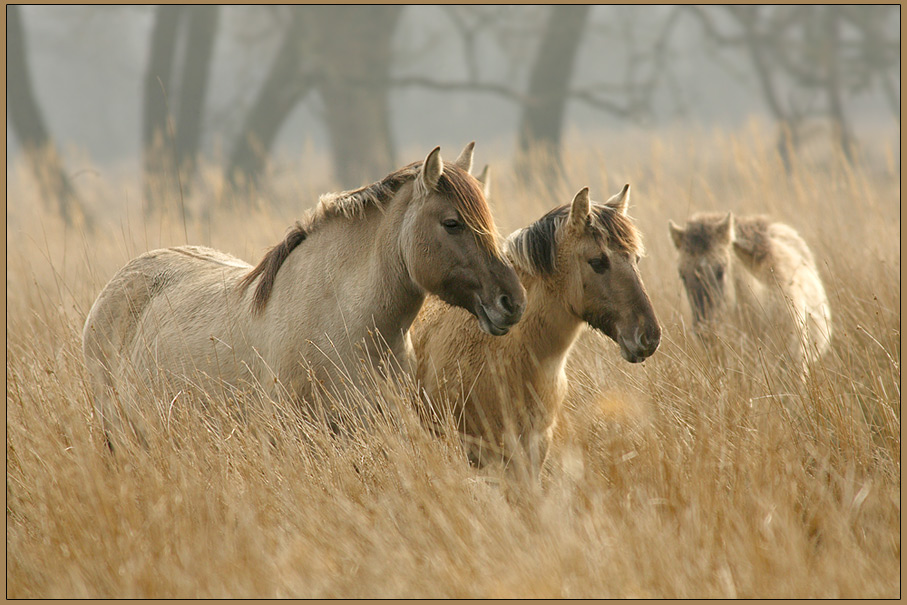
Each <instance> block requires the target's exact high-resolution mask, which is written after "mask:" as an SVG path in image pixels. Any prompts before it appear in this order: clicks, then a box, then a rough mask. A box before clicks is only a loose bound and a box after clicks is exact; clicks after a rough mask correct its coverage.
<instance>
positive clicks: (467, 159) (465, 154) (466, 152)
mask: <svg viewBox="0 0 907 605" xmlns="http://www.w3.org/2000/svg"><path fill="white" fill-rule="evenodd" d="M475 148H476V142H475V141H471V142H469V143H467V144H466V147H464V148H463V151H461V152H460V155H459V156H457V159H456V160H455V161H454V164H456V165H457V166H459V167H460V168H462V169H463V170H465V171H466V172H470V171H471V170H472V152H473V150H474V149H475Z"/></svg>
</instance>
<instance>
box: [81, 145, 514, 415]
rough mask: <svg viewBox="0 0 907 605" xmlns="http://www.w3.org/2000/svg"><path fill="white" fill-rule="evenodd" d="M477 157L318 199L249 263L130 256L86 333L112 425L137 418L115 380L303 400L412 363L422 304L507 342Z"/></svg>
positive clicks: (194, 256) (504, 270) (505, 280)
mask: <svg viewBox="0 0 907 605" xmlns="http://www.w3.org/2000/svg"><path fill="white" fill-rule="evenodd" d="M472 155H473V144H472V143H470V144H469V145H467V147H466V148H465V149H464V150H463V152H462V153H461V154H460V156H459V157H458V158H457V160H456V161H455V162H453V163H446V162H443V161H442V159H441V154H440V148H435V149H434V150H432V151H431V153H429V154H428V156H427V157H426V158H425V160H424V161H423V162H415V163H413V164H410V165H408V166H406V167H404V168H402V169H400V170H397V171H395V172H393V173H391V174H389V175H388V176H386V177H385V178H384V179H382V180H381V181H378V182H376V183H373V184H371V185H368V186H366V187H363V188H360V189H357V190H354V191H347V192H343V193H339V194H329V195H324V196H322V197H321V199H320V200H319V203H318V204H317V206H316V207H315V208H314V209H313V211H311V212H309V213H308V214H307V215H306V216H305V218H304V219H303V220H302V221H300V222H299V223H297V224H296V226H295V227H294V228H292V229H291V230H290V232H289V234H288V235H287V236H286V238H285V239H284V240H283V241H282V242H281V243H280V244H278V245H277V246H275V247H274V248H273V249H271V250H270V251H269V252H268V253H267V254H266V255H265V256H264V258H263V259H262V260H261V262H260V263H259V264H258V265H257V266H256V267H252V266H250V265H249V264H247V263H245V262H243V261H242V260H240V259H237V258H235V257H233V256H230V255H228V254H225V253H223V252H218V251H216V250H212V249H209V248H201V247H195V246H181V247H176V248H167V249H162V250H154V251H151V252H148V253H146V254H143V255H141V256H139V257H138V258H135V259H133V260H132V261H130V262H129V263H128V264H127V265H126V266H124V267H123V268H122V269H120V271H118V272H117V273H116V275H114V276H113V278H112V279H111V280H110V282H109V283H108V284H107V285H106V286H105V287H104V289H103V290H102V292H101V293H100V295H99V296H98V298H97V300H96V301H95V303H94V305H93V306H92V308H91V311H90V312H89V314H88V318H87V320H86V322H85V327H84V330H83V352H84V355H85V360H86V364H87V366H88V370H89V374H90V377H91V381H92V384H93V387H94V391H95V396H96V408H97V411H98V412H99V414H100V415H101V417H102V418H103V420H104V424H105V429H107V428H109V427H110V426H111V425H117V424H120V423H121V421H122V420H130V419H128V418H125V419H124V418H119V416H120V414H127V415H128V410H127V408H128V407H129V406H124V405H119V406H117V405H114V399H115V398H116V395H117V393H118V390H117V385H118V384H123V382H124V381H125V382H128V383H135V382H138V383H142V384H145V385H147V386H149V387H150V388H151V390H152V392H153V393H155V394H156V396H161V395H164V396H171V395H172V394H173V393H177V392H179V390H192V391H194V392H202V393H208V394H220V393H222V392H224V391H230V392H232V391H233V390H236V389H243V388H246V387H249V386H251V387H255V388H259V389H263V390H264V392H265V393H267V394H269V395H271V396H274V397H277V396H280V395H283V394H289V395H290V397H291V398H293V399H294V400H298V401H308V400H309V399H310V398H311V396H312V395H313V393H314V392H315V391H316V390H318V389H336V388H342V387H343V386H344V385H347V384H348V383H349V382H350V381H353V382H355V381H356V380H357V374H361V372H360V370H361V368H362V367H363V365H365V366H369V365H374V363H373V362H375V360H381V359H384V360H385V361H386V359H387V357H386V356H387V355H389V356H390V357H391V358H392V359H393V360H395V362H396V363H398V364H399V365H400V366H401V367H403V368H408V367H409V365H410V362H411V360H410V358H411V349H412V347H411V344H410V339H409V333H408V331H409V327H410V324H411V323H412V321H413V319H414V318H415V317H416V314H417V313H418V311H419V309H420V307H421V306H422V303H423V301H424V299H425V296H426V293H432V294H435V295H437V296H439V297H440V298H442V299H443V300H445V301H447V302H448V303H450V304H452V305H456V306H458V307H462V308H464V309H466V310H467V311H468V312H469V313H470V314H471V315H472V316H474V317H476V318H477V319H478V325H479V327H480V328H481V329H482V330H483V331H484V332H485V333H488V334H493V335H501V334H505V333H506V332H507V331H508V330H509V329H510V328H511V327H512V326H513V325H514V324H515V323H516V322H517V321H518V320H519V319H520V316H521V315H522V311H523V307H524V304H525V301H524V290H523V287H522V286H521V285H520V282H519V279H518V278H517V276H516V274H515V272H514V270H513V268H512V266H511V264H510V263H509V261H507V260H506V259H505V258H504V257H503V255H502V252H501V250H500V247H499V243H498V240H497V237H496V231H495V226H494V222H493V219H492V216H491V212H490V210H489V208H488V205H487V202H486V200H485V196H484V194H483V191H482V188H481V186H480V184H479V183H478V182H477V181H476V180H475V179H474V178H473V177H472V176H471V175H470V174H469V170H470V167H471V165H472ZM357 368H358V369H357ZM133 407H135V406H133ZM118 411H119V413H118ZM135 411H136V413H137V414H138V415H141V414H142V413H143V411H142V410H135ZM130 422H131V420H130Z"/></svg>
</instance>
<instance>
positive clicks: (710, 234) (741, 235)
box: [668, 212, 832, 370]
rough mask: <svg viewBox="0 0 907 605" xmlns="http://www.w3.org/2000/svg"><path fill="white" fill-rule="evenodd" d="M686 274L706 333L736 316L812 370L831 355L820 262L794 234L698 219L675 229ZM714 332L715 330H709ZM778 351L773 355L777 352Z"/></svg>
mask: <svg viewBox="0 0 907 605" xmlns="http://www.w3.org/2000/svg"><path fill="white" fill-rule="evenodd" d="M668 226H669V228H670V231H671V238H672V240H673V242H674V246H675V247H676V248H677V250H678V252H679V257H678V271H679V273H680V278H681V280H682V281H683V285H684V287H685V289H686V292H687V298H688V300H689V302H690V308H691V309H692V311H693V325H694V328H695V330H696V331H697V332H699V333H703V332H704V330H703V329H704V328H706V329H708V328H710V327H711V326H713V325H714V324H716V323H720V322H721V321H722V320H723V319H725V318H727V317H728V315H735V316H736V317H737V318H738V320H740V321H741V322H742V326H743V328H744V329H745V330H746V331H747V332H749V333H751V334H754V335H757V336H759V337H761V338H763V339H764V342H766V343H767V344H772V343H771V342H770V341H772V339H774V338H775V336H776V335H777V334H778V333H779V332H778V331H779V330H780V335H781V340H780V341H778V342H777V345H778V346H776V347H773V348H774V349H777V350H778V351H779V352H781V353H782V354H786V355H788V356H789V358H790V359H791V360H792V361H793V363H794V366H793V367H796V368H799V369H803V370H805V369H806V368H807V366H808V362H812V361H815V360H816V359H818V358H819V357H820V356H821V355H822V354H823V353H825V351H826V350H827V349H828V346H829V341H830V340H831V334H832V326H831V309H830V308H829V305H828V297H827V296H826V295H825V288H824V287H823V286H822V280H821V279H820V278H819V272H818V271H817V269H816V263H815V260H813V255H812V252H811V251H810V250H809V247H807V245H806V243H805V242H804V241H803V239H802V238H801V237H800V235H799V234H798V233H797V232H796V231H794V229H793V228H791V227H789V226H788V225H785V224H782V223H776V222H772V221H770V220H769V219H768V218H766V217H764V216H742V217H740V216H733V214H732V213H730V212H729V213H727V214H723V213H698V214H695V215H693V216H692V217H690V219H689V220H688V221H687V223H686V226H684V227H680V226H678V225H676V224H674V222H673V221H669V223H668ZM705 331H707V330H705ZM770 350H771V349H770Z"/></svg>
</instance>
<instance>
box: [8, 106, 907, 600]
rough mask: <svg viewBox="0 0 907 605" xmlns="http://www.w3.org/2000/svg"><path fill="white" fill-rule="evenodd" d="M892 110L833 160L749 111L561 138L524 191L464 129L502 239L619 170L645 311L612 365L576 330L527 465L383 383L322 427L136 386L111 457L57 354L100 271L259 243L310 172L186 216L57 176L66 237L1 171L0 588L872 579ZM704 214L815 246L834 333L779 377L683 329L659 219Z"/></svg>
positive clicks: (550, 585)
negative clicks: (366, 430) (431, 419)
mask: <svg viewBox="0 0 907 605" xmlns="http://www.w3.org/2000/svg"><path fill="white" fill-rule="evenodd" d="M893 130H894V131H893V132H892V133H891V136H890V137H889V138H888V139H884V138H883V139H882V140H875V141H871V145H870V144H869V143H867V147H870V149H871V150H872V151H873V152H874V154H875V155H871V156H870V157H869V159H868V160H866V161H865V162H863V163H862V164H861V165H858V166H856V167H849V166H847V165H846V164H844V163H843V162H840V161H838V160H836V159H835V158H834V157H832V156H831V155H829V154H822V153H819V151H814V152H810V151H809V150H807V152H806V153H805V154H804V158H803V159H802V161H801V162H800V163H799V164H798V165H797V166H796V167H795V170H794V172H793V174H792V175H791V176H790V177H788V176H786V175H785V173H784V171H783V170H782V168H781V166H780V163H779V162H778V160H777V158H776V157H775V155H774V153H773V131H772V128H771V127H770V126H769V125H766V124H753V125H752V127H750V128H746V129H742V130H740V131H736V132H733V133H728V132H697V133H675V134H670V135H664V134H663V135H660V136H655V135H651V136H648V137H640V136H639V135H637V136H636V137H629V136H626V137H624V138H620V137H617V138H615V139H614V140H610V141H608V142H607V143H605V144H601V145H600V144H598V143H597V142H596V141H594V140H588V139H586V140H584V141H583V142H579V143H575V144H572V145H570V146H568V151H567V152H566V154H565V155H566V160H567V161H566V163H567V167H566V172H567V179H566V181H567V183H568V185H564V186H560V187H556V188H555V189H556V191H555V193H554V194H553V195H551V196H549V195H547V194H545V195H542V194H540V193H539V189H538V188H537V187H536V185H537V184H533V183H522V184H521V183H518V182H517V179H516V177H515V175H514V174H513V173H512V171H511V170H510V168H509V165H508V163H506V162H501V163H498V164H496V163H495V161H496V158H494V157H489V151H488V150H487V149H486V148H484V147H483V144H482V141H481V140H479V142H478V146H477V152H476V153H477V156H476V161H477V164H478V167H479V168H481V165H482V164H483V163H485V162H491V163H492V167H493V170H494V175H493V181H492V199H491V204H492V209H493V210H494V212H495V216H496V219H497V222H498V227H499V229H500V231H501V232H502V233H503V234H507V233H509V232H510V231H511V230H513V229H515V228H517V227H520V226H523V225H525V224H527V223H529V222H530V221H532V220H534V219H536V218H538V217H539V216H541V214H543V213H544V212H545V211H547V210H548V209H550V208H551V207H553V206H555V205H558V204H562V203H566V202H568V201H569V200H570V199H571V197H572V195H573V193H575V192H576V191H577V190H578V189H579V188H580V187H582V186H584V185H589V186H590V187H591V191H592V196H593V199H596V200H604V199H606V198H607V197H608V196H609V195H611V194H613V193H615V192H617V191H618V190H619V188H620V186H621V185H623V183H624V182H629V183H631V185H632V187H633V190H632V198H631V206H630V214H631V216H633V217H634V218H635V220H636V221H637V224H638V226H639V227H640V229H641V230H642V232H643V234H644V238H645V242H646V245H647V249H648V256H647V257H646V258H645V259H643V261H642V263H641V265H640V266H641V271H642V274H643V278H644V280H645V283H646V286H647V288H648V291H649V294H650V296H651V298H652V301H653V303H654V305H655V309H656V312H657V314H658V317H659V319H660V321H661V322H662V327H663V337H662V344H661V347H660V348H659V350H658V351H657V352H656V353H655V355H653V356H652V357H651V358H650V359H649V360H647V361H646V362H645V363H642V364H637V365H631V364H628V363H626V362H624V361H623V360H622V359H621V358H620V355H619V353H618V348H617V346H616V345H615V344H614V343H613V342H611V341H610V340H608V339H607V338H605V337H603V336H600V335H598V334H596V333H592V332H586V333H584V334H583V336H582V338H581V340H580V342H579V343H578V345H577V347H576V348H575V349H574V351H573V355H572V357H571V360H570V362H569V364H568V375H569V377H570V379H571V393H570V395H569V397H568V400H567V406H566V409H565V410H564V417H563V421H562V423H561V424H560V426H559V429H558V434H557V439H556V442H555V444H554V446H553V448H552V452H551V455H550V457H549V459H548V462H547V464H546V467H545V469H544V470H543V473H542V478H541V485H540V486H534V485H526V484H523V483H519V482H516V481H513V480H511V479H509V478H508V477H507V476H504V475H501V474H497V473H496V472H495V471H489V472H480V471H477V470H475V469H473V468H471V467H470V466H469V464H468V462H467V461H466V459H465V456H464V453H463V451H462V450H461V449H460V447H459V445H458V443H457V441H456V439H454V438H438V437H432V436H430V435H428V434H427V433H426V432H425V431H423V430H422V429H421V428H420V426H419V424H418V421H417V419H416V418H415V416H414V414H412V413H410V412H408V411H407V407H406V405H405V404H406V402H407V400H408V398H410V397H411V396H412V395H411V390H412V389H411V386H412V385H406V384H397V385H390V386H388V387H387V388H386V389H385V394H384V395H383V396H384V397H385V398H387V399H394V400H396V403H398V404H403V405H400V406H399V408H400V411H399V412H398V413H397V414H395V415H393V416H391V417H389V418H388V419H387V420H386V423H384V424H381V425H379V426H378V427H377V428H376V430H375V431H374V432H372V433H370V434H358V435H356V436H355V437H353V438H351V439H349V440H347V441H345V442H339V441H338V440H336V439H333V438H331V436H330V435H329V434H328V432H326V431H325V430H324V429H322V428H320V427H314V426H310V425H307V424H305V423H303V422H301V421H299V420H298V418H295V417H294V416H293V415H292V414H289V415H288V414H286V413H284V412H285V411H286V410H285V409H283V408H282V407H281V404H280V403H279V402H275V403H273V405H271V406H265V405H257V406H250V407H249V408H248V409H244V410H236V409H228V406H226V404H224V402H223V401H222V400H221V399H220V397H219V396H218V395H217V394H212V395H211V397H210V399H209V400H208V401H205V402H192V401H183V400H176V401H164V402H161V401H147V402H146V403H147V410H148V415H149V419H150V421H151V422H152V423H153V424H154V425H155V426H156V427H157V430H156V431H154V432H152V433H151V434H150V436H149V439H148V443H147V444H146V445H145V446H140V445H138V444H136V445H134V446H130V445H128V444H127V446H125V447H123V448H121V449H118V450H117V452H116V454H115V455H111V454H110V453H109V452H108V451H107V449H106V448H105V446H104V441H103V436H102V434H101V431H100V430H99V422H98V420H97V419H96V418H95V417H94V414H93V411H92V409H93V407H92V395H91V393H90V390H89V388H88V383H87V381H86V373H85V368H84V364H83V360H82V354H81V329H82V324H83V322H84V319H85V316H86V314H87V312H88V309H89V307H90V305H91V303H92V302H93V300H94V298H95V296H97V294H98V292H99V291H100V290H101V288H102V287H103V286H104V284H105V283H106V281H107V280H108V279H109V278H110V277H111V276H112V275H113V273H114V272H115V271H116V270H117V269H118V268H119V267H121V266H122V265H123V264H124V263H125V262H126V261H127V260H129V259H130V258H132V257H133V256H135V255H137V254H139V253H141V252H143V251H145V250H148V249H152V248H155V247H160V246H165V245H176V244H183V243H186V240H188V241H189V242H190V243H195V244H204V245H210V246H213V247H216V248H220V249H222V250H225V251H228V252H231V253H233V254H236V255H237V256H240V257H242V258H244V259H246V260H249V261H250V262H257V260H258V258H260V256H261V254H262V253H263V252H264V250H265V249H266V248H267V247H268V246H270V245H273V244H274V243H276V242H277V241H279V240H280V239H281V238H282V237H283V236H284V234H285V231H286V228H287V227H288V226H290V225H291V224H292V222H293V221H294V220H295V218H297V217H298V216H300V215H301V213H302V212H303V211H304V210H306V209H307V208H309V207H310V206H311V205H312V204H313V203H314V202H315V201H316V200H317V196H318V194H319V193H322V192H325V191H329V190H332V189H334V188H335V186H334V185H333V184H332V183H330V182H329V181H327V180H326V179H327V177H326V176H324V175H327V174H329V170H328V167H327V166H326V165H325V160H324V158H319V157H315V156H314V155H313V154H307V155H306V156H305V157H299V158H292V159H286V158H282V159H280V162H282V163H278V165H277V168H276V169H275V175H274V179H273V186H272V187H271V188H270V189H269V190H268V191H265V192H260V193H257V194H255V195H254V196H245V195H243V194H241V193H239V192H233V191H228V190H226V189H225V186H224V185H223V183H222V182H221V181H220V179H219V177H217V176H216V171H215V170H213V169H209V168H206V169H205V170H204V171H203V173H202V175H201V177H200V178H199V180H198V181H197V182H196V183H195V184H194V186H193V188H192V190H191V191H189V192H187V193H186V196H185V200H184V206H185V207H186V212H187V216H188V218H187V219H186V220H185V221H184V220H182V219H181V218H180V212H179V205H178V203H176V202H174V201H172V200H171V205H170V206H169V207H167V208H164V209H163V210H162V211H161V212H160V213H157V214H155V215H154V216H153V217H152V218H149V219H147V220H146V219H144V218H143V216H142V212H141V195H140V193H141V191H140V188H139V187H138V186H137V184H136V183H134V182H133V181H131V180H127V179H124V178H120V177H118V176H116V174H114V173H112V172H110V173H108V172H105V171H103V170H98V171H86V172H84V173H82V174H80V175H79V176H77V178H76V185H77V186H78V187H79V189H80V191H81V192H82V194H83V196H84V198H85V200H86V205H87V206H88V207H89V208H90V209H91V210H92V211H94V212H95V213H97V214H98V215H99V216H101V217H102V218H101V219H100V220H99V228H98V230H97V232H96V233H93V234H87V233H84V232H81V231H79V230H65V229H64V228H63V226H62V222H61V221H60V220H59V219H58V218H57V217H56V216H53V215H51V214H48V213H47V212H46V211H45V210H43V207H44V206H43V204H42V201H41V200H40V198H39V196H38V194H37V191H38V188H37V187H36V185H35V183H34V180H33V178H32V176H31V174H30V173H29V172H28V171H27V170H26V168H25V167H24V166H20V165H18V164H15V165H12V166H10V167H9V186H8V192H7V232H6V234H7V240H8V241H7V255H8V257H7V278H6V280H7V281H6V291H7V315H6V321H7V341H6V356H7V361H6V372H7V398H6V402H7V403H6V406H7V407H6V422H7V426H6V459H7V479H6V502H7V508H6V531H7V548H6V552H7V563H6V584H7V589H6V590H7V593H6V594H7V597H12V598H16V597H679V598H686V597H800V598H807V597H898V596H899V595H900V591H901V581H900V569H901V561H900V556H901V552H900V546H901V534H900V520H901V516H900V515H901V512H900V482H901V468H900V460H901V438H900V435H901V424H900V423H901V400H900V378H901V374H900V361H901V357H900V356H901V345H900V337H901V333H900V304H901V301H900V284H901V281H900V268H901V265H900V251H901V244H900V239H899V238H900V227H901V223H900V206H899V201H900V194H901V192H900V171H899V164H900V156H899V152H898V151H897V149H898V148H897V144H898V132H897V131H896V129H893ZM465 142H466V141H462V142H461V143H460V144H462V143H465ZM426 151H427V150H421V149H413V150H409V151H408V152H407V153H406V154H401V162H409V161H411V160H413V159H417V158H420V157H423V155H424V153H425V152H426ZM443 151H444V152H445V156H446V157H448V159H452V157H454V155H455V154H456V153H457V152H458V151H459V148H457V149H446V148H445V149H444V150H443ZM374 176H375V178H376V179H377V178H379V177H381V176H383V175H377V174H376V175H374ZM724 209H728V210H733V211H734V212H735V213H757V212H761V213H768V214H771V215H772V216H774V217H776V218H777V219H780V220H782V221H785V222H788V223H789V224H791V225H792V226H794V227H795V228H796V229H797V230H798V231H799V232H800V233H801V235H802V236H803V238H804V239H805V240H806V241H807V242H808V243H809V244H810V245H811V246H812V248H813V251H814V253H815V256H816V258H817V261H818V263H819V271H820V273H821V275H822V277H823V279H824V280H825V284H826V289H827V291H828V294H829V299H830V302H831V306H832V314H833V318H834V322H835V326H834V328H835V334H834V338H833V342H832V348H831V350H830V352H829V354H828V355H827V356H826V357H825V358H824V359H823V360H821V361H820V362H819V363H817V364H815V366H814V367H813V368H812V373H811V374H810V376H809V377H808V379H807V380H806V381H800V380H798V379H797V378H796V377H794V376H792V375H790V374H787V373H785V371H784V370H783V369H779V367H778V364H777V363H775V362H776V360H773V359H770V358H769V357H768V356H767V355H766V351H765V349H764V348H763V347H761V346H760V345H759V343H758V342H757V341H754V340H742V341H737V340H735V341H730V340H729V341H727V342H723V343H720V344H721V345H723V346H721V347H719V350H718V351H717V352H716V351H712V352H707V351H705V350H704V349H703V348H702V346H701V345H700V344H699V342H698V341H697V340H696V339H695V338H694V337H693V336H692V334H691V333H690V331H689V325H690V312H689V308H688V307H687V303H686V300H685V296H684V295H683V292H682V286H681V283H680V280H679V279H678V277H677V272H676V268H675V253H674V249H673V247H672V245H671V240H670V237H669V234H668V228H667V223H668V219H673V220H675V221H676V222H680V221H682V220H684V219H685V218H686V217H687V216H688V215H689V214H690V213H692V212H693V211H695V210H724ZM197 403H201V404H204V405H195V404H197Z"/></svg>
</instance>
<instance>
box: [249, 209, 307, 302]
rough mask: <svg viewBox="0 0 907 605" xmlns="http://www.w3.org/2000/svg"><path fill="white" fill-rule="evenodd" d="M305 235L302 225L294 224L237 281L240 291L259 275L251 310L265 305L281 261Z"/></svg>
mask: <svg viewBox="0 0 907 605" xmlns="http://www.w3.org/2000/svg"><path fill="white" fill-rule="evenodd" d="M306 235H307V233H306V230H305V228H304V227H303V226H302V223H298V222H297V223H296V225H295V226H294V227H293V228H291V229H290V232H289V233H288V234H287V237H286V238H284V240H283V241H282V242H280V243H279V244H277V245H276V246H274V247H273V248H271V249H270V250H268V252H267V253H266V254H265V256H264V258H262V259H261V262H260V263H258V265H256V266H255V268H254V269H252V270H251V271H249V273H248V274H247V275H246V276H245V277H244V278H242V281H240V282H239V288H240V290H241V291H242V290H245V289H246V288H248V287H249V286H250V285H252V282H254V281H255V280H256V279H257V278H258V277H259V276H260V277H261V280H259V282H258V287H256V288H255V294H254V295H253V296H252V310H253V311H256V312H261V311H263V310H264V308H265V305H267V304H268V299H269V298H271V290H272V289H273V288H274V278H275V277H277V271H278V270H279V269H280V266H281V265H282V264H283V261H285V260H287V257H288V256H290V252H292V251H293V250H295V249H296V246H298V245H299V244H301V243H302V242H303V241H305V238H306Z"/></svg>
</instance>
